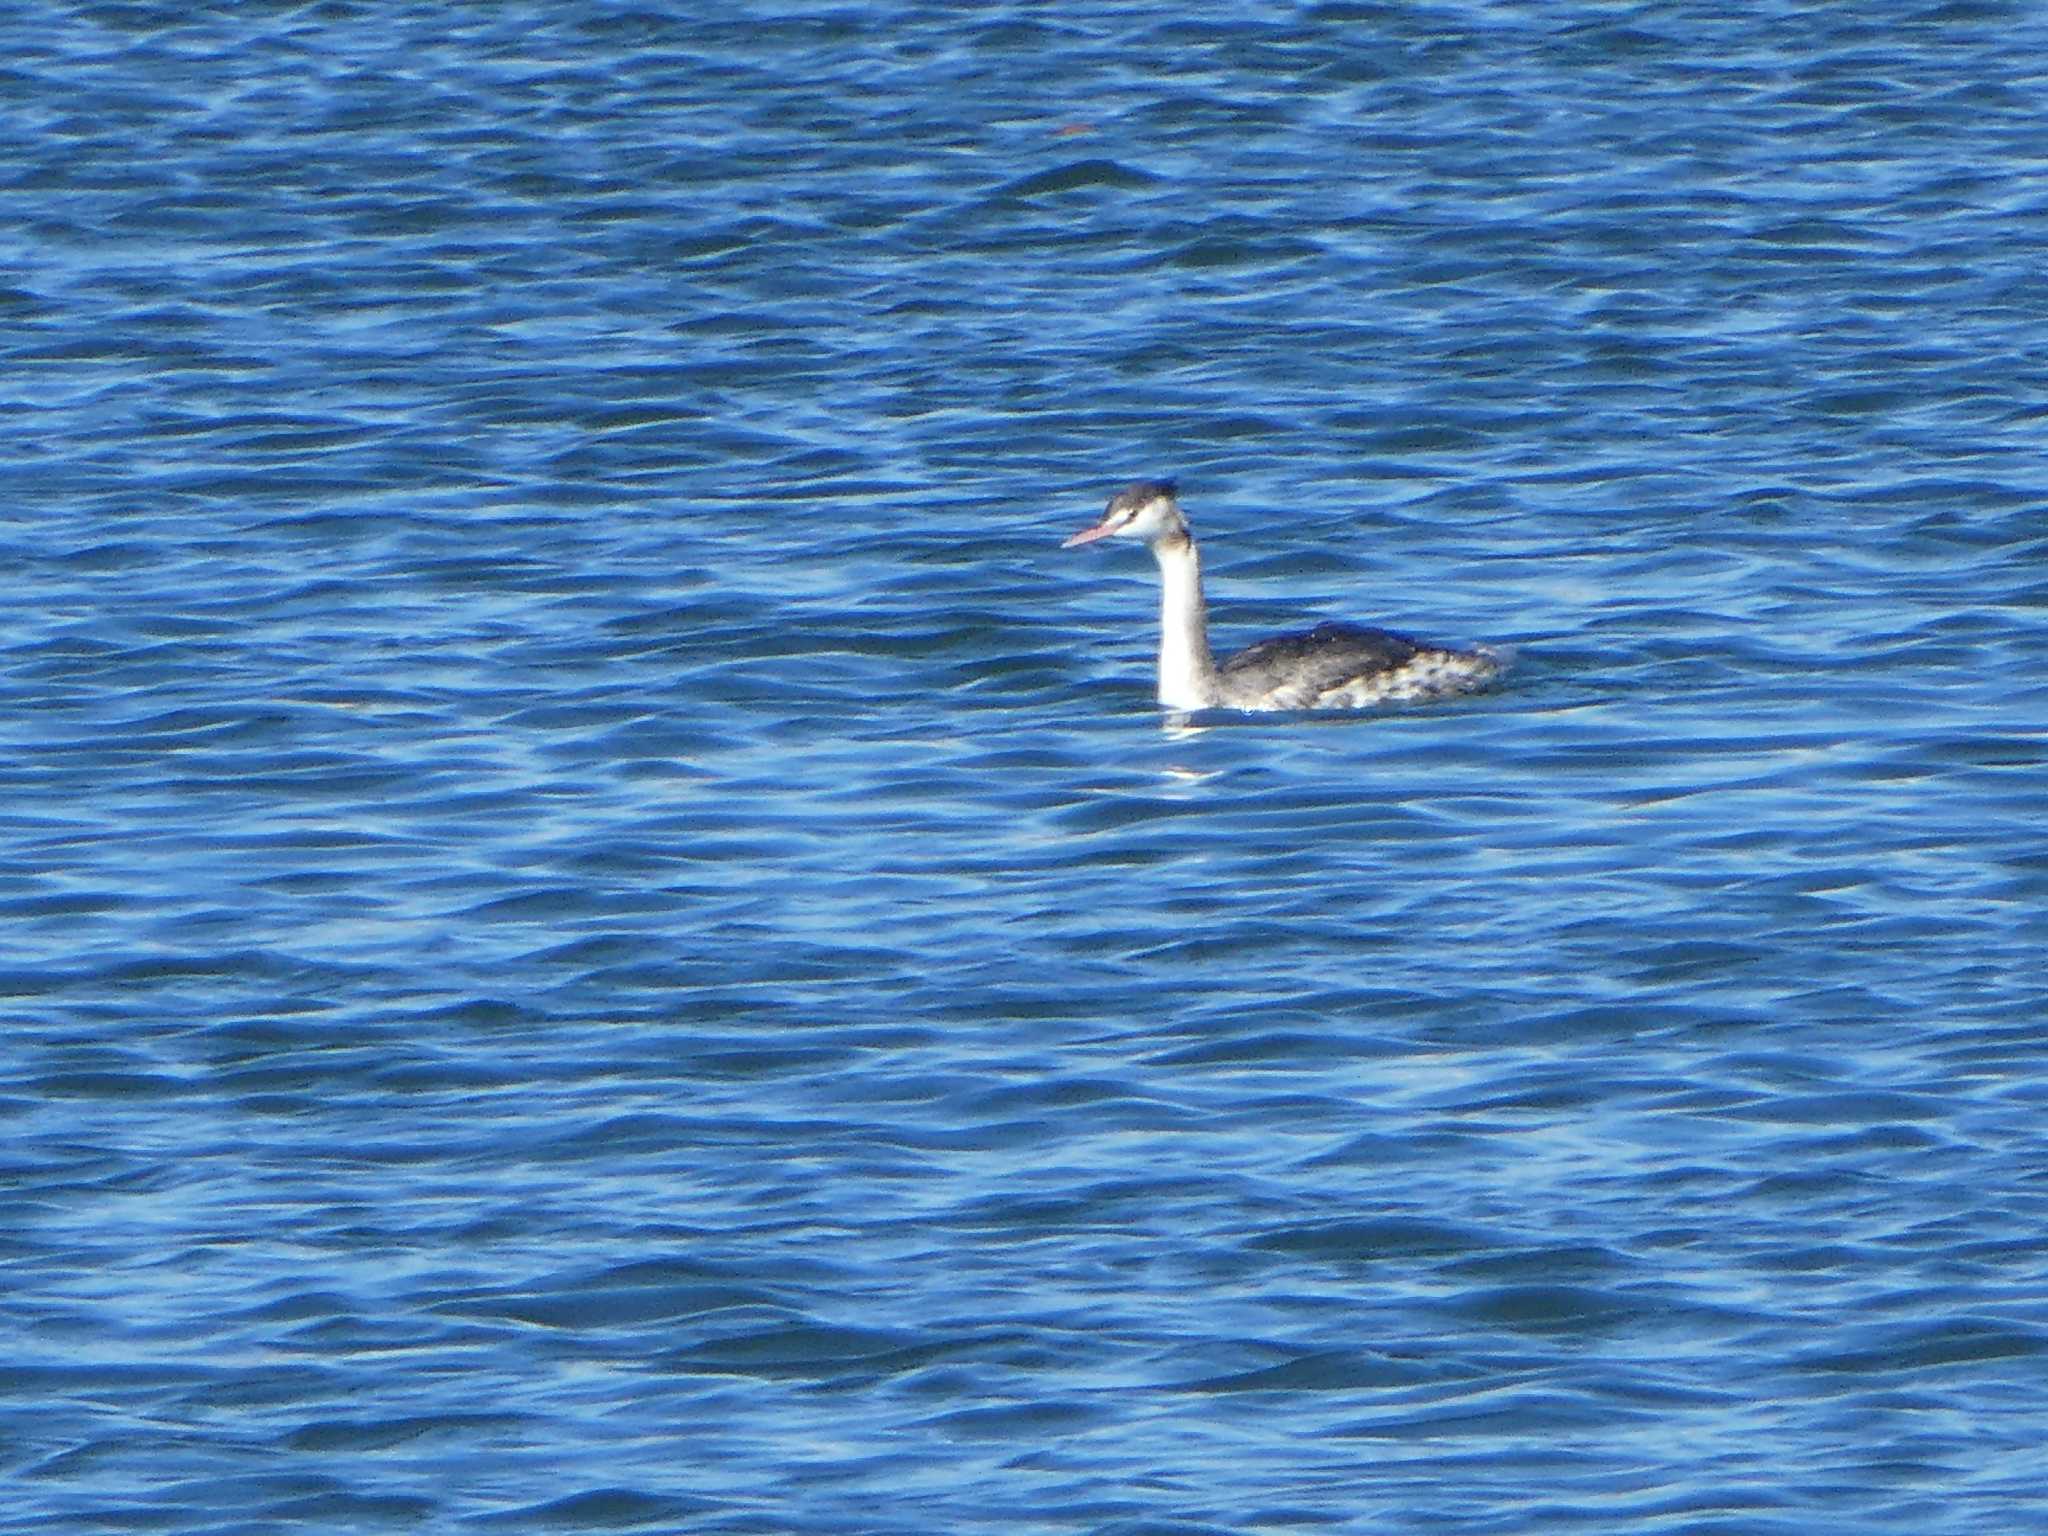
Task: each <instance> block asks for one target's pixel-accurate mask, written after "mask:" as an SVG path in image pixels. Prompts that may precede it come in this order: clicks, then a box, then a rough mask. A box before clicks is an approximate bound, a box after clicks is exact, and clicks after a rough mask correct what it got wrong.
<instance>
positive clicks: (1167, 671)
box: [1152, 533, 1223, 709]
mask: <svg viewBox="0 0 2048 1536" xmlns="http://www.w3.org/2000/svg"><path fill="white" fill-rule="evenodd" d="M1152 554H1153V556H1154V558H1156V559H1157V560H1158V561H1159V702H1160V703H1161V704H1163V705H1165V706H1166V707H1167V708H1168V709H1206V708H1208V707H1209V706H1210V705H1212V704H1216V703H1219V702H1220V701H1221V699H1222V696H1223V690H1222V685H1221V684H1220V683H1219V682H1218V680H1217V677H1216V658H1215V657H1214V656H1213V655H1211V654H1210V651H1209V609H1208V607H1207V605H1206V604H1204V603H1203V601H1202V557H1201V556H1200V555H1198V554H1196V553H1195V541H1194V540H1193V539H1191V538H1189V537H1188V535H1187V534H1186V533H1180V534H1178V535H1177V536H1175V535H1169V536H1167V537H1166V538H1163V539H1160V540H1158V541H1157V542H1155V543H1154V544H1153V546H1152Z"/></svg>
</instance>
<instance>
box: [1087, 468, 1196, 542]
mask: <svg viewBox="0 0 2048 1536" xmlns="http://www.w3.org/2000/svg"><path fill="white" fill-rule="evenodd" d="M1174 490H1175V486H1174V483H1173V482H1172V481H1171V480H1140V481H1139V482H1138V483H1137V484H1135V485H1127V486H1125V487H1124V488H1123V489H1122V490H1120V491H1118V492H1117V493H1116V494H1115V495H1114V496H1112V497H1110V498H1109V505H1108V506H1107V507H1105V508H1104V509H1103V512H1102V521H1101V522H1099V523H1097V524H1096V525H1095V526H1094V527H1093V528H1083V529H1082V530H1081V531H1080V532H1079V533H1077V534H1075V535H1074V536H1073V537H1072V538H1071V539H1069V540H1067V542H1066V543H1064V544H1062V545H1061V546H1060V548H1061V549H1072V548H1073V547H1074V546H1075V545H1076V544H1093V543H1094V542H1095V541H1096V540H1097V539H1143V540H1144V541H1145V542H1146V543H1147V544H1152V545H1159V544H1171V543H1174V542H1176V541H1178V540H1183V539H1185V538H1187V536H1188V520H1187V518H1186V517H1185V516H1183V515H1182V513H1181V510H1180V503H1179V502H1178V501H1176V500H1175V499H1174Z"/></svg>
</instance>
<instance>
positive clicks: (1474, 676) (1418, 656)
mask: <svg viewBox="0 0 2048 1536" xmlns="http://www.w3.org/2000/svg"><path fill="white" fill-rule="evenodd" d="M1098 539H1142V540H1144V541H1145V543H1146V544H1148V545H1150V546H1151V549H1152V554H1153V557H1154V558H1155V559H1156V560H1157V561H1158V562H1159V702H1160V703H1161V704H1163V705H1165V706H1166V707H1167V708H1168V709H1247V710H1275V709H1364V708H1367V707H1369V706H1371V705H1374V704H1388V703H1396V702H1402V701H1411V700H1421V699H1439V698H1445V697H1448V696H1450V695H1452V694H1459V693H1471V692H1473V691H1475V690H1476V689H1480V688H1484V687H1486V686H1488V685H1489V684H1490V683H1492V682H1493V681H1494V680H1495V679H1497V678H1498V677H1499V676H1500V674H1501V671H1502V669H1503V667H1504V665H1505V663H1504V662H1503V661H1502V658H1501V657H1500V655H1499V654H1498V653H1497V652H1494V651H1491V650H1488V649H1486V648H1485V647H1483V646H1480V647H1475V648H1473V649H1471V650H1455V649H1452V648H1451V647H1448V646H1441V645H1433V644H1430V643H1429V642H1427V641H1424V640H1417V639H1414V638H1412V637H1411V636H1408V635H1403V634H1397V633H1396V632H1395V631H1393V630H1390V629H1370V628H1367V627H1365V626H1364V625H1359V624H1336V623H1323V624H1318V625H1316V626H1315V628H1313V629H1305V630H1301V631H1298V632H1296V633H1291V634H1285V635H1275V636H1273V637H1272V638H1271V639H1268V640H1261V641H1259V643H1258V644H1256V645H1253V646H1250V647H1248V648H1247V649H1245V650H1242V651H1239V652H1238V653H1237V654H1236V655H1234V656H1231V657H1229V658H1228V659H1226V660H1225V661H1223V662H1222V663H1221V664H1220V665H1219V664H1218V663H1217V661H1216V659H1215V657H1214V655H1213V654H1212V653H1211V651H1210V649H1209V612H1208V606H1207V604H1206V603H1205V602H1204V601H1203V598H1202V562H1201V556H1200V555H1199V554H1197V553H1196V551H1195V539H1194V534H1193V533H1192V532H1191V531H1190V530H1189V528H1188V520H1187V514H1186V513H1184V512H1182V511H1181V508H1180V501H1179V498H1178V494H1177V489H1176V487H1175V485H1174V483H1173V482H1172V481H1171V480H1141V481H1139V482H1138V483H1137V484H1135V485H1130V486H1126V487H1125V488H1124V489H1123V490H1121V491H1118V492H1117V493H1116V495H1114V496H1112V497H1111V498H1110V499H1109V505H1108V507H1107V508H1105V509H1104V511H1103V514H1102V520H1101V521H1100V522H1098V523H1097V524H1095V526H1094V527H1092V528H1084V529H1082V530H1081V532H1079V533H1077V534H1075V535H1074V536H1073V537H1072V538H1070V539H1068V540H1067V541H1066V543H1065V544H1064V545H1062V546H1061V547H1062V548H1064V549H1072V548H1073V547H1074V546H1076V545H1078V544H1092V543H1094V542H1095V541H1096V540H1098Z"/></svg>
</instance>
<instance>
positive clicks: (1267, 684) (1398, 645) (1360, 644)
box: [1216, 623, 1424, 705]
mask: <svg viewBox="0 0 2048 1536" xmlns="http://www.w3.org/2000/svg"><path fill="white" fill-rule="evenodd" d="M1423 649H1424V647H1423V646H1422V645H1421V644H1420V643H1419V642H1418V641H1415V640H1412V639H1410V638H1409V637H1408V636H1406V635H1402V634H1396V633H1395V632H1394V631H1393V630H1391V629H1372V628H1369V627H1367V626H1366V625H1363V624H1338V623H1323V624H1318V625H1317V626H1316V627H1315V628H1314V629H1304V630H1298V631H1295V632H1294V633H1292V634H1285V635H1274V636H1273V637H1272V638H1271V639H1268V640H1261V641H1259V643H1258V644H1256V645H1252V646H1247V647H1246V648H1245V649H1244V650H1241V651H1239V652H1238V653H1237V654H1236V655H1235V656H1232V657H1231V658H1230V659H1229V660H1228V661H1225V662H1224V663H1223V664H1222V665H1221V666H1220V667H1218V668H1217V669H1216V670H1217V673H1218V675H1219V676H1220V677H1221V678H1222V681H1223V685H1224V687H1225V689H1226V690H1227V691H1230V692H1245V693H1256V694H1277V693H1280V692H1282V691H1283V690H1284V691H1285V693H1286V694H1287V695H1288V696H1289V697H1290V698H1291V699H1297V700H1299V702H1300V704H1301V705H1308V704H1311V703H1313V702H1314V701H1315V700H1316V699H1317V698H1319V697H1321V696H1322V695H1323V694H1326V693H1330V692H1332V691H1333V690H1335V689H1339V688H1342V687H1343V686H1344V685H1345V684H1346V683H1351V682H1356V681H1357V680H1358V679H1360V678H1365V677H1371V676H1372V675H1374V674H1375V673H1379V672H1392V671H1396V670H1398V669H1399V668H1401V667H1403V666H1406V665H1407V664H1408V663H1409V662H1411V661H1413V660H1414V659H1415V658H1416V657H1417V656H1418V655H1420V654H1421V653H1422V651H1423Z"/></svg>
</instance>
